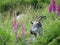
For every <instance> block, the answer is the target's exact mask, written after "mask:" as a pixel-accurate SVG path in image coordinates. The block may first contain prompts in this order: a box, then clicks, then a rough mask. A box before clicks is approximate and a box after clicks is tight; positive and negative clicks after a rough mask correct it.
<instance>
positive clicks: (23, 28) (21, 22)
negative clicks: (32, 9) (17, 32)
mask: <svg viewBox="0 0 60 45" xmlns="http://www.w3.org/2000/svg"><path fill="white" fill-rule="evenodd" d="M20 24H21V27H22V38H24V33H25V26H24V23H23V21H22V18H21V19H20Z"/></svg>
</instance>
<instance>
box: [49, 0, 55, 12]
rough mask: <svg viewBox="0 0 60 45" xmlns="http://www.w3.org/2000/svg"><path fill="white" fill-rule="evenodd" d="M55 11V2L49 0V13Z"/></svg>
mask: <svg viewBox="0 0 60 45" xmlns="http://www.w3.org/2000/svg"><path fill="white" fill-rule="evenodd" d="M52 11H54V12H55V11H56V5H55V0H51V2H50V7H49V12H52Z"/></svg>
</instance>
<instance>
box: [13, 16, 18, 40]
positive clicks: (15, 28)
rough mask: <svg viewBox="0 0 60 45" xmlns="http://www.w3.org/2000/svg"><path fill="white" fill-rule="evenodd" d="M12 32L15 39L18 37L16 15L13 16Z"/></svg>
mask: <svg viewBox="0 0 60 45" xmlns="http://www.w3.org/2000/svg"><path fill="white" fill-rule="evenodd" d="M14 32H15V36H16V40H17V39H18V34H17V23H16V15H15V16H14Z"/></svg>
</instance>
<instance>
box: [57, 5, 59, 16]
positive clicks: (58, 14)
mask: <svg viewBox="0 0 60 45" xmlns="http://www.w3.org/2000/svg"><path fill="white" fill-rule="evenodd" d="M57 10H58V15H59V14H60V4H59V5H58V7H57Z"/></svg>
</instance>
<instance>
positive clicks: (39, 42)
mask: <svg viewBox="0 0 60 45" xmlns="http://www.w3.org/2000/svg"><path fill="white" fill-rule="evenodd" d="M3 1H4V2H3ZM19 1H21V0H15V1H13V0H12V3H11V0H1V2H0V3H1V4H0V7H2V6H4V5H5V4H6V3H7V2H8V3H7V5H8V6H7V7H9V6H10V4H11V5H13V7H14V8H12V9H11V10H9V9H10V8H11V6H10V7H9V9H8V11H4V12H3V13H0V45H60V17H59V16H56V14H55V13H54V12H51V13H49V12H48V7H49V4H46V5H45V6H44V8H41V9H40V8H38V9H34V8H33V7H32V6H31V5H30V4H29V5H24V4H23V5H17V4H16V3H17V2H19ZM25 1H26V0H25ZM25 1H24V2H25ZM31 1H32V0H31ZM26 2H29V3H30V0H29V1H26ZM57 2H58V1H56V4H58V3H57ZM44 4H45V3H44ZM14 5H15V6H18V7H16V8H15V6H14ZM4 8H5V7H3V10H4ZM22 8H23V9H22ZM14 10H15V11H19V12H22V13H23V14H25V16H24V17H23V22H24V25H25V28H26V29H25V36H24V39H22V37H21V27H18V42H16V38H15V33H14V29H13V20H14V16H13V11H14ZM11 11H12V14H11V16H10V12H11ZM40 15H44V16H46V19H43V20H41V23H42V25H43V29H44V36H43V37H41V36H39V35H38V36H37V38H36V40H35V41H29V38H30V37H32V35H31V34H30V32H29V31H30V29H31V27H32V25H31V24H30V21H33V20H36V18H37V17H38V16H40Z"/></svg>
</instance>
